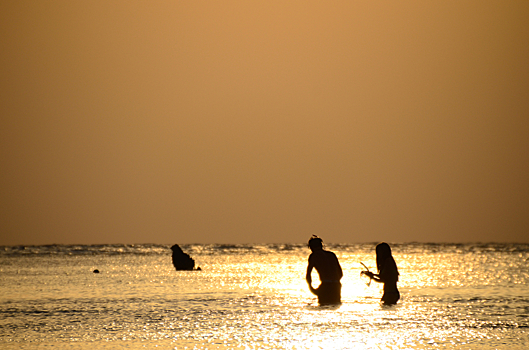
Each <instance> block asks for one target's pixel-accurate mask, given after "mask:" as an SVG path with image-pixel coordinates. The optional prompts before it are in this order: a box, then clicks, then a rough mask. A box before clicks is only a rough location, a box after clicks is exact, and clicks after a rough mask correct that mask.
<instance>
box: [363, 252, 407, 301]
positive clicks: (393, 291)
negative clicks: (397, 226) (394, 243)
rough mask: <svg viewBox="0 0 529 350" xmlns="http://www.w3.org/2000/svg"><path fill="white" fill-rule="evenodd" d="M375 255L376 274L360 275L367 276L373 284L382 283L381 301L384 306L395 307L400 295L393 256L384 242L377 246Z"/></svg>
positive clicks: (368, 272)
mask: <svg viewBox="0 0 529 350" xmlns="http://www.w3.org/2000/svg"><path fill="white" fill-rule="evenodd" d="M376 253H377V269H378V273H376V274H375V273H373V272H371V271H362V274H364V275H366V276H368V277H369V278H371V279H372V280H374V281H375V282H378V283H384V294H383V295H382V299H381V301H382V303H383V304H384V305H395V304H396V303H397V301H398V300H399V299H400V293H399V290H398V289H397V282H398V280H399V270H398V269H397V263H396V262H395V259H393V255H391V248H390V247H389V244H387V243H385V242H382V243H380V244H378V245H377V247H376Z"/></svg>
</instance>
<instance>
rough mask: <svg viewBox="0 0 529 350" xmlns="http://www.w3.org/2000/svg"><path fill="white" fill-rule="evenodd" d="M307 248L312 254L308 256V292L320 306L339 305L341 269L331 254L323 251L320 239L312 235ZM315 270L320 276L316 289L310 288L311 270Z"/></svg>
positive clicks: (336, 259)
mask: <svg viewBox="0 0 529 350" xmlns="http://www.w3.org/2000/svg"><path fill="white" fill-rule="evenodd" d="M309 248H310V250H311V251H312V253H311V254H310V256H309V265H308V266H307V276H306V279H307V283H308V285H309V289H310V291H311V292H312V293H313V294H315V295H316V296H317V297H318V302H319V304H320V305H329V304H340V303H341V291H342V284H341V283H340V279H341V278H342V276H343V272H342V267H341V266H340V263H339V262H338V258H337V257H336V255H335V254H334V253H333V252H330V251H328V250H324V249H323V241H322V239H321V238H320V237H318V236H315V235H313V236H312V237H311V238H310V239H309ZM313 268H315V269H316V271H317V272H318V275H319V276H320V280H321V284H320V286H319V287H318V288H314V287H312V276H311V272H312V269H313Z"/></svg>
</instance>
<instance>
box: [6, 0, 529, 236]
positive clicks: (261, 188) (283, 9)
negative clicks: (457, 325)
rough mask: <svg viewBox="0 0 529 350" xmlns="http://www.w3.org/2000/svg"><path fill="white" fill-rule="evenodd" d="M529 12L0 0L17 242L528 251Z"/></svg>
mask: <svg viewBox="0 0 529 350" xmlns="http://www.w3.org/2000/svg"><path fill="white" fill-rule="evenodd" d="M528 18H529V2H527V1H522V0H520V1H515V0H513V1H483V0H476V1H395V2H387V1H351V0H350V1H332V2H331V1H328V2H324V1H226V0H223V1H141V2H140V1H82V2H81V1H62V0H57V1H25V0H24V1H20V0H18V1H2V2H1V3H0V34H1V36H0V74H1V79H0V105H1V113H2V115H1V120H0V147H1V148H0V162H1V163H0V165H1V169H2V170H1V172H0V206H1V207H0V208H1V210H0V244H7V245H11V244H51V243H79V244H88V243H168V244H170V243H267V242H278V243H279V242H284V243H299V242H306V241H307V239H308V238H309V237H310V235H312V234H317V235H320V236H321V237H322V238H323V239H324V241H326V242H335V243H338V242H343V243H348V242H376V241H382V240H386V241H389V242H409V241H421V242H476V241H481V242H489V241H495V242H504V241H505V242H529V181H528V174H529V113H528V111H529V64H528V63H527V62H529V61H528V59H529V21H528V20H527V19H528Z"/></svg>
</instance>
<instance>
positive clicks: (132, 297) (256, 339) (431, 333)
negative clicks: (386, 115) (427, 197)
mask: <svg viewBox="0 0 529 350" xmlns="http://www.w3.org/2000/svg"><path fill="white" fill-rule="evenodd" d="M374 247H375V244H341V245H328V246H327V249H330V250H332V251H334V252H335V253H336V255H337V256H338V258H339V260H340V263H341V265H342V268H343V270H344V278H343V279H342V284H343V289H342V301H343V303H342V305H340V306H335V307H320V306H318V304H317V302H316V298H315V297H314V296H313V295H311V294H310V292H309V290H308V288H307V286H306V282H305V278H304V275H305V269H306V264H307V257H308V255H309V250H308V248H307V247H306V246H305V245H301V244H300V245H288V244H271V245H182V248H183V249H184V251H186V252H187V253H189V254H190V255H191V256H192V257H193V258H194V259H195V261H196V262H197V265H198V266H200V267H201V268H202V271H179V272H177V271H175V270H174V268H173V266H172V263H171V250H170V246H169V245H149V244H145V245H89V246H87V245H68V246H65V245H50V246H25V247H23V246H17V247H14V246H11V247H0V348H1V349H37V348H38V349H40V348H54V349H55V348H57V349H101V348H125V349H140V348H154V347H158V348H163V349H173V348H176V349H186V348H187V349H195V348H196V349H202V348H207V349H218V348H220V349H234V348H235V349H527V348H529V331H528V327H529V288H528V286H529V245H528V244H419V243H415V244H413V243H412V244H392V249H393V253H394V254H393V255H394V257H395V260H396V262H397V265H398V267H399V270H400V274H401V279H400V282H399V289H400V291H401V295H402V299H401V301H400V302H399V304H398V305H396V306H393V307H386V306H381V305H380V303H379V299H380V297H381V295H382V290H381V286H380V285H379V284H376V283H372V284H371V285H370V286H368V285H367V284H366V282H368V281H367V279H366V278H365V277H361V276H360V271H361V269H362V266H361V265H360V262H364V263H365V264H366V265H368V266H369V267H370V268H371V269H373V270H374V266H375V262H374V260H375V254H374ZM95 269H98V270H99V271H100V273H99V274H96V273H93V270H95ZM313 279H314V280H315V281H319V279H318V278H317V276H314V277H313Z"/></svg>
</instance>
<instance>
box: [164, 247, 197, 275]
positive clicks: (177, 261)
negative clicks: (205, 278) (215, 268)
mask: <svg viewBox="0 0 529 350" xmlns="http://www.w3.org/2000/svg"><path fill="white" fill-rule="evenodd" d="M171 250H172V251H173V265H174V267H175V269H176V270H177V271H180V270H193V268H194V267H195V260H193V259H192V258H191V257H190V256H189V255H188V254H186V253H184V251H183V250H182V248H180V246H179V245H178V244H175V245H173V246H172V247H171ZM197 270H200V267H199V268H198V269H197Z"/></svg>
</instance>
